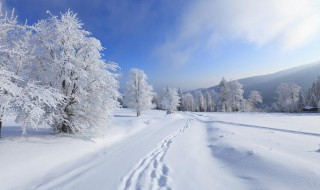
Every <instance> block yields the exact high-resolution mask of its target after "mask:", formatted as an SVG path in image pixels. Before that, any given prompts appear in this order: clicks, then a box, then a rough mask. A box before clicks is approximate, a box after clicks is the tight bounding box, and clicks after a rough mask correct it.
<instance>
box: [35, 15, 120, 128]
mask: <svg viewBox="0 0 320 190" xmlns="http://www.w3.org/2000/svg"><path fill="white" fill-rule="evenodd" d="M82 26H83V24H82V23H81V21H80V20H79V19H78V18H77V15H76V14H74V13H73V12H71V11H67V12H66V13H64V14H61V16H60V17H57V16H53V15H51V17H50V18H48V19H46V20H41V21H39V22H38V23H37V24H36V25H35V26H34V27H35V37H34V38H33V43H34V44H35V52H36V54H35V57H34V64H33V68H32V71H33V72H32V74H31V76H30V77H31V78H32V79H34V80H35V81H39V84H40V85H44V86H50V87H52V88H54V89H57V90H58V91H59V92H60V93H61V94H62V95H63V96H64V101H63V102H62V103H59V104H58V105H57V106H56V108H55V109H53V110H51V114H54V115H55V119H54V125H53V126H54V129H55V130H56V131H58V132H67V133H75V132H84V133H87V132H96V131H99V130H100V129H102V128H104V127H106V126H108V125H106V122H108V120H109V117H110V116H111V112H112V110H113V109H114V108H115V107H118V101H117V99H118V97H119V95H120V94H119V92H118V81H117V80H116V77H117V75H116V74H114V71H115V70H116V69H117V68H118V66H117V65H116V64H114V63H107V62H105V61H104V60H103V59H102V53H101V51H102V50H103V47H102V46H101V43H100V41H99V40H97V39H95V38H93V37H91V36H90V32H88V31H86V30H84V29H83V28H82Z"/></svg>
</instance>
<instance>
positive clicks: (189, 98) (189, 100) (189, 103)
mask: <svg viewBox="0 0 320 190" xmlns="http://www.w3.org/2000/svg"><path fill="white" fill-rule="evenodd" d="M182 111H195V103H194V97H193V95H192V94H191V93H187V94H184V95H183V96H182Z"/></svg>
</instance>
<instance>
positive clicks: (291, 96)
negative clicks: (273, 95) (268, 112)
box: [273, 77, 320, 112]
mask: <svg viewBox="0 0 320 190" xmlns="http://www.w3.org/2000/svg"><path fill="white" fill-rule="evenodd" d="M277 94H278V98H277V100H278V102H277V104H275V105H273V111H282V112H299V111H302V109H303V107H304V106H306V105H307V106H310V107H313V108H317V107H318V108H319V107H320V77H318V79H317V80H316V81H315V82H314V83H313V84H312V86H311V88H310V89H309V90H308V94H307V97H306V98H305V96H304V95H303V92H302V89H301V87H300V86H299V85H297V84H295V83H282V84H280V85H279V86H278V88H277Z"/></svg>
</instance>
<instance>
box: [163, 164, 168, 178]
mask: <svg viewBox="0 0 320 190" xmlns="http://www.w3.org/2000/svg"><path fill="white" fill-rule="evenodd" d="M168 173H169V168H168V167H167V166H166V165H163V166H162V174H163V175H165V176H167V175H168Z"/></svg>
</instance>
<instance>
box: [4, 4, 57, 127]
mask: <svg viewBox="0 0 320 190" xmlns="http://www.w3.org/2000/svg"><path fill="white" fill-rule="evenodd" d="M33 34H34V30H33V27H31V26H27V25H26V24H23V25H21V24H18V22H17V17H16V16H15V15H14V11H12V13H11V14H10V16H8V14H7V13H2V10H1V8H0V44H1V45H0V78H1V84H0V94H1V97H0V102H1V103H0V110H1V111H0V112H1V113H0V128H1V125H2V118H3V116H4V113H5V111H6V110H8V109H11V111H15V112H16V115H17V118H16V121H17V122H20V123H23V124H24V125H23V127H24V129H25V127H27V126H31V127H33V128H37V127H38V126H39V125H40V124H41V123H42V124H43V123H47V122H48V120H49V118H47V117H45V113H46V110H47V109H46V108H48V107H47V106H48V105H49V104H50V103H53V102H54V103H56V104H57V103H60V100H61V97H60V96H56V95H57V94H56V93H53V91H49V90H48V87H44V86H41V85H38V84H36V83H34V82H32V78H30V73H31V72H33V70H32V67H33V58H34V55H35V53H36V52H35V51H34V44H33V43H32V41H31V39H32V38H33ZM36 99H37V100H40V101H38V102H36V101H35V100H36ZM49 102H50V103H49ZM22 114H24V115H28V117H20V116H21V115H22ZM40 118H41V119H40ZM27 120H29V121H31V120H32V121H33V122H32V124H31V123H30V122H27ZM29 124H30V125H29Z"/></svg>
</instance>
